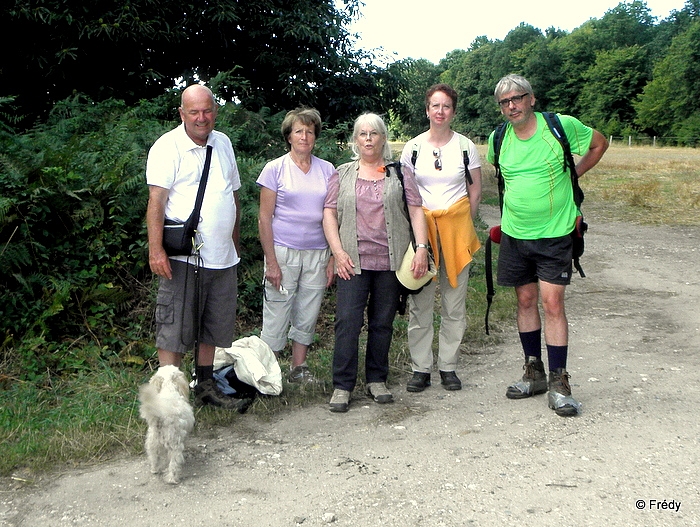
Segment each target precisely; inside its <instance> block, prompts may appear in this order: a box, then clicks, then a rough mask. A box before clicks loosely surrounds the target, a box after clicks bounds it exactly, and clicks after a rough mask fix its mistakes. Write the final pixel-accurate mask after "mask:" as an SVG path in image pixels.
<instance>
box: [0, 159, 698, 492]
mask: <svg viewBox="0 0 700 527" xmlns="http://www.w3.org/2000/svg"><path fill="white" fill-rule="evenodd" d="M479 148H480V152H481V154H482V156H483V155H484V150H485V147H484V146H480V147H479ZM483 174H484V199H483V202H484V203H487V204H490V205H497V204H498V198H497V194H496V185H495V180H494V178H493V168H492V167H491V166H490V165H487V164H485V166H484V167H483ZM581 184H582V186H583V188H584V191H585V192H586V201H585V203H584V210H585V213H586V216H587V219H588V220H589V221H590V222H593V223H595V221H596V220H598V221H603V220H607V221H610V220H614V221H630V222H639V223H647V224H658V223H665V224H680V225H700V215H699V214H698V208H700V150H694V149H681V148H656V149H653V148H627V147H611V148H610V149H609V151H608V152H607V153H606V155H605V157H604V158H603V160H602V161H601V163H600V164H599V165H598V166H597V167H596V168H594V169H593V170H592V171H591V172H590V173H588V174H586V176H585V177H584V178H583V179H582V182H581ZM485 227H486V226H485V224H483V222H478V225H477V229H478V231H479V235H480V237H481V239H482V241H483V240H484V239H485V237H486V230H485ZM494 252H495V253H496V254H494V261H495V258H496V255H497V247H496V248H495V251H494ZM469 284H470V286H469V291H468V297H467V317H468V328H467V332H466V334H465V337H464V345H463V351H464V352H465V353H471V354H473V353H481V352H484V351H486V350H487V349H488V348H489V347H490V346H493V345H495V344H497V343H498V342H500V339H501V335H503V332H504V331H512V328H513V323H514V313H515V297H514V294H513V292H512V290H509V289H502V288H497V294H496V296H495V298H494V304H493V306H492V308H491V315H490V326H491V335H490V336H487V335H485V333H484V325H483V324H484V320H483V319H484V311H485V308H486V300H485V298H486V292H485V283H484V251H483V250H482V251H479V252H478V253H477V254H476V257H475V260H474V262H473V264H472V267H471V278H470V282H469ZM333 306H334V301H333V292H332V291H331V292H329V293H328V295H327V298H326V300H325V303H324V307H323V309H322V313H321V315H320V317H319V323H318V327H317V333H318V335H317V338H316V342H315V343H314V344H313V346H312V348H311V351H310V354H309V363H310V367H311V369H312V371H313V372H314V373H316V374H317V376H319V377H320V378H322V379H325V380H326V384H325V386H318V387H302V386H295V385H291V386H290V385H285V391H284V392H283V393H282V395H281V396H279V397H264V398H260V399H259V400H258V401H256V403H255V404H254V405H253V407H252V408H251V409H250V410H249V412H250V413H252V414H254V415H256V416H257V417H259V418H263V419H271V418H273V417H274V416H277V415H280V414H281V413H284V412H292V411H298V410H300V409H303V408H304V407H306V406H308V405H312V404H322V403H325V402H327V400H328V397H329V393H330V389H331V386H330V382H329V380H330V378H331V364H332V357H333V323H334V313H333ZM437 311H438V310H437V309H436V316H435V324H436V326H437V325H438V324H439V316H438V315H437ZM394 327H395V333H394V339H393V343H392V349H391V354H390V374H389V384H390V385H391V384H393V383H396V382H397V381H399V380H401V381H405V380H406V377H407V376H408V375H409V374H410V371H411V368H410V356H409V352H408V349H407V345H406V327H407V319H406V317H405V316H404V317H397V319H396V321H395V323H394ZM239 331H240V333H241V335H242V336H245V335H249V334H255V333H257V332H258V331H259V329H258V328H256V327H242V328H239ZM363 338H364V337H363ZM10 351H11V350H10ZM362 353H363V352H362V345H361V355H362ZM361 358H362V357H361ZM11 360H12V354H11V353H10V352H8V353H6V354H5V355H4V356H3V357H2V358H0V371H11V370H10V369H9V368H5V366H6V364H7V363H8V362H9V361H11ZM282 362H283V368H284V369H285V370H286V369H288V359H286V358H283V359H282ZM154 364H155V361H153V362H151V364H147V365H145V366H143V365H139V364H134V363H131V362H128V361H123V362H119V360H118V359H117V360H115V361H114V362H112V363H110V364H102V365H101V366H100V367H99V368H96V369H95V370H94V371H93V373H92V374H90V375H81V376H78V377H73V378H61V377H53V378H50V379H49V381H48V382H45V383H43V384H42V385H35V384H32V383H28V382H20V381H18V380H17V379H14V378H10V377H8V376H7V375H4V374H0V476H2V477H9V476H12V477H14V478H15V479H16V480H19V481H23V480H25V481H32V479H33V478H34V477H35V476H36V475H38V474H41V473H42V472H45V471H49V470H56V469H62V468H64V467H70V466H76V465H81V464H89V463H96V462H101V461H104V460H105V459H109V458H113V457H115V456H120V455H133V454H135V453H139V452H141V451H142V445H143V437H144V433H145V429H146V427H145V424H144V423H143V422H142V421H141V420H140V419H139V417H138V405H137V399H136V395H137V390H138V386H139V384H141V383H143V382H146V381H147V379H148V377H150V368H152V367H153V366H154ZM186 364H187V363H186ZM357 389H358V390H361V389H363V386H362V384H358V387H357ZM242 418H243V419H245V416H240V415H238V414H236V413H230V412H226V411H222V410H218V409H210V408H204V409H198V410H197V412H196V419H197V424H196V430H195V433H196V434H199V435H207V434H210V433H213V432H214V431H215V430H216V429H217V428H218V427H226V426H229V425H230V424H231V423H233V422H235V421H236V420H238V419H242Z"/></svg>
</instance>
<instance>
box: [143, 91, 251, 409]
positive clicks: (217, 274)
mask: <svg viewBox="0 0 700 527" xmlns="http://www.w3.org/2000/svg"><path fill="white" fill-rule="evenodd" d="M217 109H218V107H217V103H216V101H215V99H214V95H213V93H212V92H211V90H210V89H209V88H207V87H205V86H202V85H199V84H194V85H192V86H189V87H188V88H186V89H185V90H184V91H183V92H182V101H181V106H180V108H179V112H180V118H181V120H182V124H181V125H180V126H178V127H177V128H175V129H174V130H171V131H169V132H167V133H165V134H163V135H162V136H161V137H160V138H159V139H158V140H157V141H156V142H155V143H154V144H153V146H152V147H151V149H150V151H149V153H148V162H147V165H146V180H147V183H148V186H149V187H148V188H149V199H148V209H147V212H146V223H147V227H148V246H149V247H148V253H149V254H148V256H149V263H150V266H151V270H152V271H153V272H154V273H156V274H157V275H158V276H159V277H160V278H159V288H158V299H157V305H156V347H157V348H158V359H159V362H160V365H161V366H165V365H169V364H172V365H175V366H178V367H179V366H180V363H181V361H182V357H183V355H184V354H185V353H186V352H187V350H189V349H191V348H192V347H193V345H194V343H195V334H194V333H195V330H194V328H195V327H199V339H197V340H198V341H199V348H198V351H199V352H198V354H197V355H198V357H197V364H196V365H195V374H196V378H197V385H196V386H195V403H196V404H198V405H205V404H211V405H215V406H222V407H225V408H230V409H241V406H240V405H239V404H238V403H239V401H238V400H236V399H233V398H231V397H228V396H226V395H224V394H223V393H222V392H221V391H220V390H219V389H218V387H217V386H216V382H215V381H214V379H213V376H212V374H213V362H214V350H215V348H216V346H219V347H224V348H227V347H230V346H231V344H232V341H233V336H234V330H235V321H236V297H237V289H238V288H237V272H236V265H237V264H238V262H239V261H240V258H239V247H240V246H239V221H240V208H239V205H238V196H237V191H238V189H239V188H240V187H241V182H240V176H239V173H238V166H237V165H236V158H235V155H234V153H233V147H232V146H231V141H230V139H229V138H228V137H227V136H226V134H223V133H221V132H217V131H215V130H214V124H215V122H216V115H217ZM208 146H211V147H212V156H211V166H210V169H209V176H208V180H207V182H206V187H205V192H204V200H203V203H202V208H201V211H200V219H199V224H198V226H197V234H196V238H195V246H196V247H197V248H198V251H199V252H198V254H195V253H193V254H192V255H189V256H170V257H169V256H168V255H167V254H166V252H165V249H164V248H163V222H164V220H165V218H168V219H170V220H174V221H177V222H184V221H185V220H187V218H188V217H189V216H190V214H191V213H192V210H193V209H194V203H195V198H196V196H197V190H198V188H199V182H200V179H201V177H202V171H203V168H204V162H205V158H206V152H207V147H208ZM195 270H196V273H195ZM195 276H196V277H197V281H198V286H199V295H200V296H199V301H198V302H195V296H194V294H195ZM197 304H198V307H199V313H198V314H197V315H195V313H194V309H195V306H196V305H197ZM195 316H198V317H199V323H198V324H195V320H196V319H195Z"/></svg>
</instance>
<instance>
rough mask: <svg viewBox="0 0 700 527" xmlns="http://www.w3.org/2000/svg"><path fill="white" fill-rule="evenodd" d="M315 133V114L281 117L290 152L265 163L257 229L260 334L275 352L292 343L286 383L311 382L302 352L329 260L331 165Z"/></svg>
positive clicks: (327, 281) (329, 274) (329, 275)
mask: <svg viewBox="0 0 700 527" xmlns="http://www.w3.org/2000/svg"><path fill="white" fill-rule="evenodd" d="M320 133H321V116H320V115H319V113H318V111H316V110H315V109H313V108H297V109H296V110H292V111H291V112H289V113H287V115H286V117H285V118H284V120H283V121H282V134H283V135H284V138H285V141H286V143H287V147H288V148H289V152H288V153H287V154H285V155H283V156H282V157H279V158H277V159H274V160H273V161H270V162H269V163H267V165H265V168H263V170H262V172H261V173H260V177H258V180H257V184H258V185H259V186H260V213H259V216H258V227H259V232H260V243H261V244H262V248H263V252H264V253H265V278H264V282H265V283H264V298H263V327H262V332H261V335H260V338H261V339H262V340H263V341H265V342H266V343H267V344H268V345H269V346H270V347H271V348H272V350H273V351H274V352H275V355H277V356H278V357H279V354H280V352H281V351H282V350H283V349H284V348H285V346H286V345H287V340H288V339H289V340H291V341H292V359H291V368H290V373H289V377H288V380H289V382H301V383H309V382H315V378H314V376H313V375H312V373H311V372H310V371H309V367H308V365H307V363H306V355H307V352H308V349H309V345H310V344H311V342H312V341H313V337H314V333H315V330H316V320H317V318H318V313H319V310H320V309H321V302H322V301H323V295H324V291H325V289H326V288H327V287H328V286H330V285H331V283H332V281H333V262H332V261H331V255H330V250H329V249H328V243H327V242H326V238H325V236H324V234H323V225H322V221H323V204H324V201H325V199H326V193H327V187H328V181H329V180H330V178H331V176H332V175H333V174H334V173H335V168H334V167H333V165H332V164H331V163H329V162H328V161H324V160H322V159H319V158H318V157H316V156H314V155H313V154H312V153H311V152H312V151H313V149H314V145H315V144H316V138H317V137H318V136H319V134H320Z"/></svg>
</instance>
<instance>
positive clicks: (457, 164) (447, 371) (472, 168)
mask: <svg viewBox="0 0 700 527" xmlns="http://www.w3.org/2000/svg"><path fill="white" fill-rule="evenodd" d="M425 110H426V115H427V117H428V120H429V121H430V128H429V129H428V131H427V132H424V133H423V134H421V135H419V136H417V137H415V138H414V139H412V140H411V141H409V142H408V143H406V146H405V147H404V149H403V152H402V154H401V166H402V168H403V170H404V172H405V173H412V174H414V175H415V179H416V182H417V183H418V189H419V190H420V193H421V197H422V198H423V210H424V212H425V216H426V220H427V222H428V235H429V238H430V246H431V248H432V251H433V255H434V257H435V263H436V265H437V266H438V269H439V272H438V277H437V278H436V279H434V280H432V281H430V282H428V284H427V285H426V286H425V287H424V288H423V289H422V290H421V292H420V293H418V294H415V295H411V296H410V297H409V302H408V304H409V323H408V345H409V349H410V351H411V361H412V366H413V376H412V377H411V379H410V380H409V381H408V383H407V385H406V390H408V391H409V392H421V391H423V390H424V389H425V388H426V387H428V386H430V372H431V370H432V368H433V336H434V330H433V309H434V308H433V306H434V302H435V294H436V287H437V282H436V281H437V280H439V284H440V303H441V306H440V315H441V322H440V333H439V338H438V360H437V363H438V370H439V372H440V379H441V384H442V386H443V388H445V389H446V390H460V389H461V388H462V383H461V381H460V380H459V377H457V374H456V373H455V370H456V368H457V363H458V360H459V354H460V351H459V348H460V344H461V342H462V337H463V336H464V331H465V329H466V327H467V319H466V305H465V300H466V295H467V281H468V279H469V264H470V262H471V260H472V254H474V253H475V252H476V251H477V250H478V249H479V247H480V246H481V245H480V243H479V239H478V238H477V235H476V231H475V229H474V223H473V220H474V218H475V217H476V215H477V211H478V207H479V202H480V201H481V161H480V159H479V153H478V152H477V150H476V146H474V143H473V142H472V141H470V140H469V139H467V138H466V137H465V136H463V135H461V134H458V133H456V132H454V131H453V130H452V128H451V124H452V120H453V119H454V116H455V111H456V110H457V92H456V91H455V90H454V89H453V88H452V87H450V86H449V85H447V84H436V85H434V86H431V87H430V88H429V89H428V91H427V92H426V96H425ZM467 158H468V159H467ZM465 161H466V165H467V166H465Z"/></svg>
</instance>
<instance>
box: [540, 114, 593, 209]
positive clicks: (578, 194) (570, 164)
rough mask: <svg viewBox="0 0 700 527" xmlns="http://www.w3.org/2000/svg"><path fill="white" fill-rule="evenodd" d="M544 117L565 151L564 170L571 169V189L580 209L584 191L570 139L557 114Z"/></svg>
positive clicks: (544, 115)
mask: <svg viewBox="0 0 700 527" xmlns="http://www.w3.org/2000/svg"><path fill="white" fill-rule="evenodd" d="M542 116H543V117H544V120H545V121H546V123H547V126H548V127H549V131H550V132H552V135H553V136H554V137H555V139H556V140H557V141H559V144H560V145H561V148H562V150H563V151H564V170H566V169H567V168H568V169H569V173H570V174H571V187H572V188H573V190H574V203H576V207H578V208H580V207H581V203H583V191H582V190H581V187H580V186H579V184H578V174H577V173H576V164H575V163H574V156H573V155H572V154H571V145H570V144H569V138H568V137H566V132H565V131H564V127H563V126H562V124H561V120H560V119H559V116H558V115H557V114H556V113H553V112H542Z"/></svg>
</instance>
